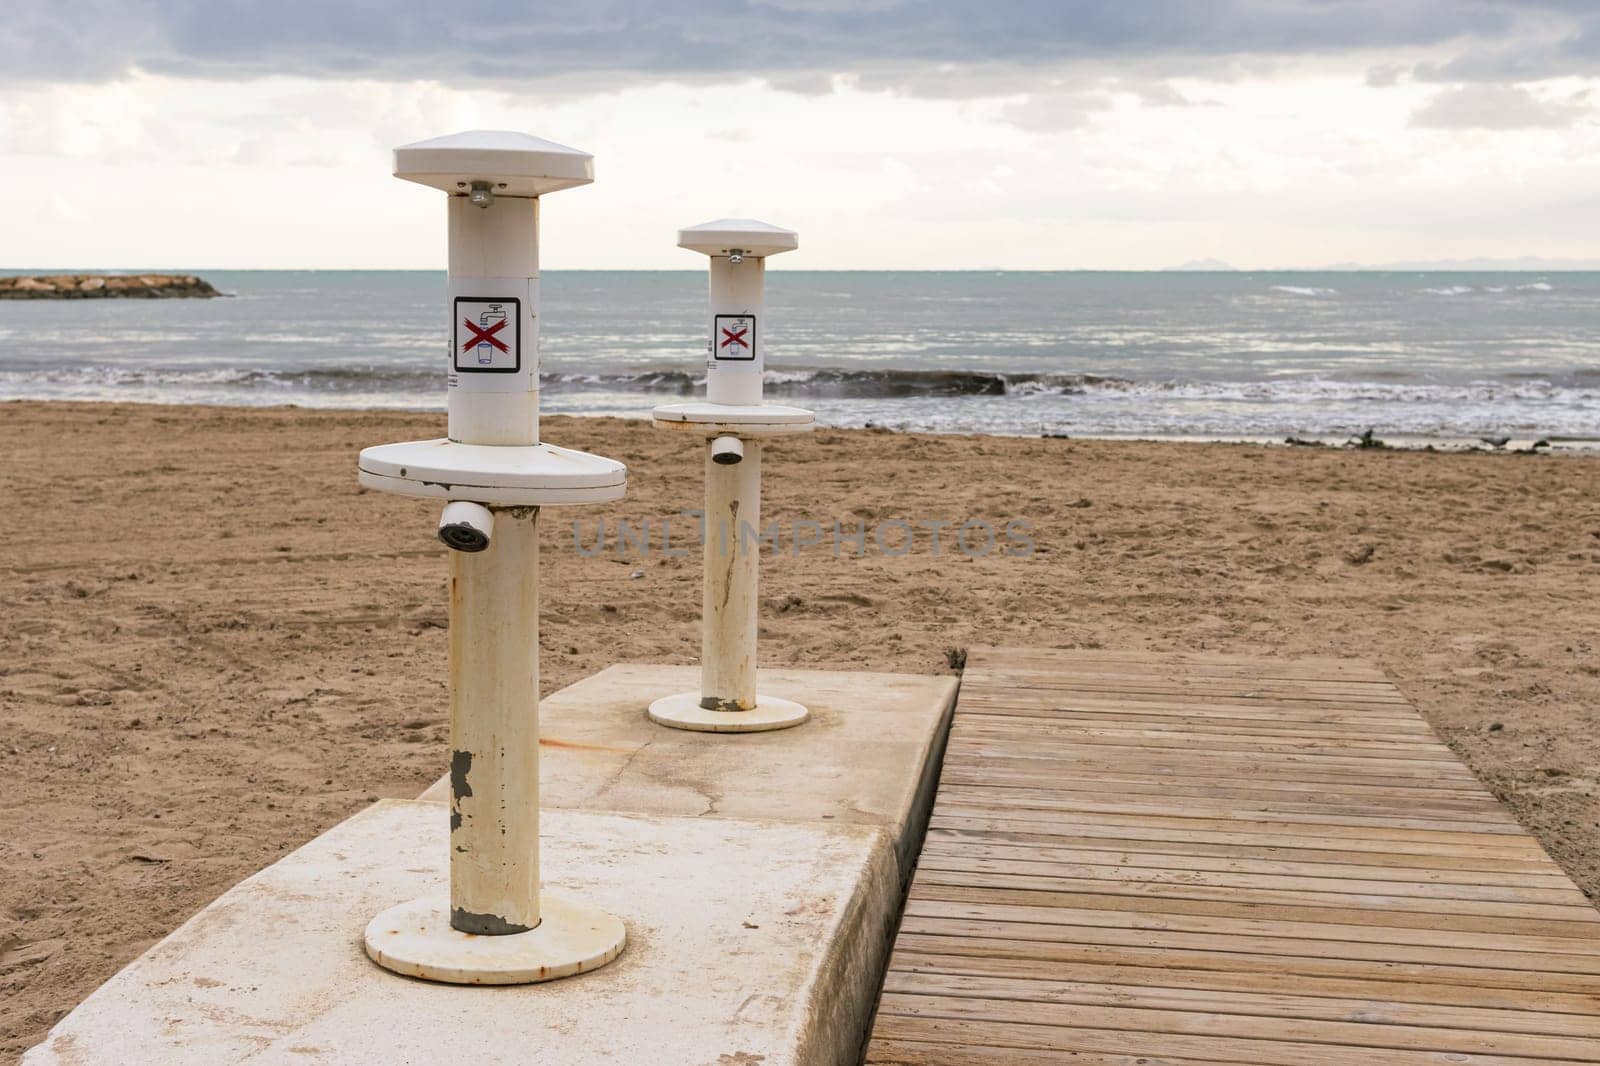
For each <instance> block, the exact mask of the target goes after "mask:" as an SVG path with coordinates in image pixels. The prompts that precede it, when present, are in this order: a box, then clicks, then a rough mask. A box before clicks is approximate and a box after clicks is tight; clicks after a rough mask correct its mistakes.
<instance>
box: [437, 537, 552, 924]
mask: <svg viewBox="0 0 1600 1066" xmlns="http://www.w3.org/2000/svg"><path fill="white" fill-rule="evenodd" d="M538 517H539V511H538V508H535V507H526V508H515V509H513V510H510V511H501V512H499V513H498V515H497V516H496V521H495V535H494V542H493V543H492V544H491V545H490V546H489V548H488V549H487V550H485V551H481V552H460V551H455V552H451V553H450V925H451V926H452V927H453V928H455V929H458V930H460V931H461V932H463V933H477V934H480V935H489V936H501V935H505V934H507V933H523V932H527V931H528V930H530V929H534V928H537V927H538V925H539V581H538V575H539V528H538Z"/></svg>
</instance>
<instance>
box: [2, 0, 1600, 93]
mask: <svg viewBox="0 0 1600 1066" xmlns="http://www.w3.org/2000/svg"><path fill="white" fill-rule="evenodd" d="M14 6H15V7H16V8H17V10H15V11H11V12H8V13H7V15H6V18H5V20H4V23H3V25H0V72H4V74H3V75H0V78H4V79H5V80H9V81H12V82H18V81H97V80H115V79H117V78H121V77H123V76H125V75H126V74H127V73H128V72H129V71H132V70H143V71H148V72H152V73H157V74H171V75H179V76H188V77H208V78H216V79H238V78H253V77H260V76H263V75H267V74H277V75H287V76H296V75H298V76H310V77H317V78H339V79H369V80H379V81H439V82H443V83H446V84H455V85H468V84H470V85H490V86H497V87H501V88H515V89H517V90H519V91H524V92H527V91H530V90H534V89H537V90H539V91H546V92H551V91H583V92H592V91H596V90H602V89H605V88H616V87H621V86H625V85H635V84H640V83H647V82H651V81H667V80H677V81H707V80H715V81H730V80H741V79H749V78H752V77H756V78H763V79H767V80H770V81H772V82H774V83H776V84H782V85H784V86H785V87H794V88H796V89H798V90H800V91H810V92H819V91H826V89H827V88H828V86H829V85H830V84H831V81H830V78H831V77H832V76H833V75H846V76H859V77H863V78H872V77H876V78H877V79H879V80H881V81H888V82H902V81H903V82H906V83H908V85H909V86H910V89H909V91H914V92H919V93H921V92H927V91H930V90H931V89H936V88H937V87H938V86H937V85H936V84H935V85H930V84H929V83H928V72H929V71H930V70H939V69H943V70H946V71H951V70H954V69H956V68H963V69H965V68H985V69H988V70H990V71H991V72H995V73H1003V72H1007V71H1009V72H1013V73H1015V72H1028V71H1052V70H1053V71H1057V72H1059V70H1060V69H1061V68H1062V67H1064V66H1070V65H1072V64H1081V63H1091V64H1093V63H1099V64H1108V65H1109V64H1117V65H1124V66H1125V65H1128V64H1145V65H1149V64H1153V65H1155V66H1157V67H1164V68H1171V69H1176V68H1189V69H1192V68H1194V67H1195V66H1196V65H1204V64H1207V63H1226V62H1227V61H1229V60H1232V59H1237V58H1241V57H1307V56H1333V55H1343V54H1346V53H1370V52H1372V51H1375V50H1385V49H1402V50H1405V49H1434V48H1440V47H1461V48H1469V47H1476V46H1478V45H1482V46H1485V47H1487V46H1488V45H1490V44H1496V43H1498V44H1500V45H1504V44H1506V42H1508V41H1512V40H1513V39H1517V40H1520V37H1519V36H1518V35H1519V34H1521V33H1522V32H1523V31H1524V28H1525V27H1526V26H1528V25H1532V26H1533V28H1534V29H1535V30H1538V31H1539V32H1540V33H1545V34H1550V33H1555V34H1557V35H1558V38H1559V39H1560V40H1563V41H1566V42H1567V44H1566V45H1565V46H1564V47H1565V48H1566V49H1567V50H1568V52H1569V53H1571V55H1572V56H1582V55H1585V54H1587V55H1588V56H1589V58H1590V59H1595V58H1596V55H1595V53H1596V52H1597V51H1600V49H1594V48H1590V46H1589V45H1588V44H1586V43H1585V42H1587V41H1590V39H1591V38H1593V37H1594V36H1595V25H1596V22H1597V19H1600V16H1596V15H1593V14H1588V13H1586V12H1587V9H1586V8H1585V7H1584V6H1583V5H1581V4H1579V3H1577V2H1576V0H1523V2H1518V0H1452V2H1450V3H1438V2H1437V0H1273V2H1262V0H1211V2H1207V3H1203V4H1201V3H1195V2H1193V0H1139V2H1137V3H1130V2H1128V0H1072V2H1066V0H868V2H848V0H589V2H586V3H581V4H574V3H570V2H562V3H556V2H554V0H534V2H528V0H456V2H452V3H448V4H441V3H431V4H430V3H423V2H421V0H400V2H396V0H344V2H340V0H277V2H275V3H272V4H265V3H256V2H253V0H75V2H74V3H71V4H65V3H55V4H51V3H42V2H32V0H25V2H23V3H20V4H17V5H14ZM1528 32H1532V31H1528ZM1569 58H1570V57H1569ZM1151 73H1152V75H1153V76H1159V74H1160V73H1161V71H1159V70H1158V71H1153V72H1151ZM919 79H920V80H919ZM950 84H951V85H952V86H954V87H955V88H957V89H960V90H964V91H967V92H972V91H975V90H978V89H979V87H980V85H981V82H980V81H975V80H972V79H962V78H957V77H952V78H951V79H950ZM1023 91H1025V90H1023Z"/></svg>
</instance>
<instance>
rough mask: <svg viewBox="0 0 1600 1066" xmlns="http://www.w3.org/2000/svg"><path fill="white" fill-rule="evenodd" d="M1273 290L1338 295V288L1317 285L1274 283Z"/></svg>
mask: <svg viewBox="0 0 1600 1066" xmlns="http://www.w3.org/2000/svg"><path fill="white" fill-rule="evenodd" d="M1272 291H1273V292H1285V293H1288V294H1289V295H1290V296H1337V295H1339V290H1338V289H1325V288H1319V287H1318V286H1316V285H1274V286H1272Z"/></svg>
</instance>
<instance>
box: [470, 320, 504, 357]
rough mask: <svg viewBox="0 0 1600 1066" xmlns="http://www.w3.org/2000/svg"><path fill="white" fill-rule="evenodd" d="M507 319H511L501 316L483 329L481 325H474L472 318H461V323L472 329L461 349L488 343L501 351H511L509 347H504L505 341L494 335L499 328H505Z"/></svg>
mask: <svg viewBox="0 0 1600 1066" xmlns="http://www.w3.org/2000/svg"><path fill="white" fill-rule="evenodd" d="M509 321H511V320H510V319H509V318H502V319H501V320H500V321H498V322H496V323H495V324H494V325H492V326H490V327H488V328H487V329H485V328H484V327H482V326H479V325H475V324H474V323H473V321H472V319H470V318H463V319H462V320H461V324H462V325H463V326H466V327H467V328H468V329H470V330H471V331H472V336H471V337H470V338H468V340H467V342H466V343H465V344H463V345H462V346H461V350H462V351H464V352H465V351H468V350H470V349H472V348H476V347H477V346H478V345H480V344H488V345H492V346H493V347H496V348H499V349H500V350H501V351H502V352H509V351H511V349H510V348H507V347H506V342H505V341H503V340H501V339H500V338H499V337H496V336H495V334H496V333H499V332H500V331H501V330H503V329H505V328H506V323H507V322H509Z"/></svg>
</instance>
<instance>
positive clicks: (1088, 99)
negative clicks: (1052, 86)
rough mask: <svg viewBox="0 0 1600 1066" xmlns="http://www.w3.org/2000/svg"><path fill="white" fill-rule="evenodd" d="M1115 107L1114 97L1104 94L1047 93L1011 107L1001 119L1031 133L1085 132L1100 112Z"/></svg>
mask: <svg viewBox="0 0 1600 1066" xmlns="http://www.w3.org/2000/svg"><path fill="white" fill-rule="evenodd" d="M1111 106H1112V100H1111V97H1109V96H1106V95H1105V94H1103V93H1045V94H1040V95H1037V96H1029V97H1027V98H1026V99H1024V100H1020V101H1018V102H1016V103H1013V104H1007V105H1006V106H1005V107H1004V108H1002V109H1001V117H1002V118H1004V119H1005V120H1006V121H1007V122H1009V123H1011V124H1012V125H1013V126H1016V127H1018V128H1019V129H1024V130H1027V131H1029V132H1030V133H1061V132H1064V131H1066V130H1075V129H1082V128H1083V127H1084V126H1087V125H1088V124H1089V121H1090V118H1091V116H1093V115H1094V114H1095V113H1096V112H1098V111H1109V110H1110V109H1111Z"/></svg>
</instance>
